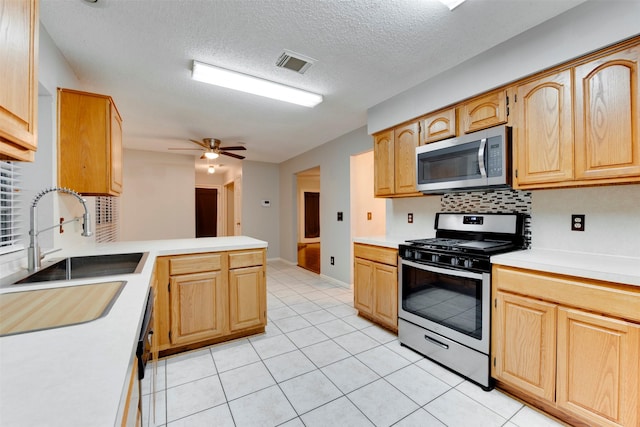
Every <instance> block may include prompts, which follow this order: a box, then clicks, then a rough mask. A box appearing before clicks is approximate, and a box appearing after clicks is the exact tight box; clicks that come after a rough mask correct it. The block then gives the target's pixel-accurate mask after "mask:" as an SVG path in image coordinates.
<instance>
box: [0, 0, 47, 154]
mask: <svg viewBox="0 0 640 427" xmlns="http://www.w3.org/2000/svg"><path fill="white" fill-rule="evenodd" d="M0 11H1V12H0V33H2V37H1V41H0V57H1V58H2V60H1V61H0V76H2V84H1V85H0V158H2V159H4V160H11V159H13V160H27V161H33V160H34V152H35V150H36V148H37V117H38V114H37V105H38V76H37V73H38V28H39V19H38V2H37V0H23V1H14V0H0Z"/></svg>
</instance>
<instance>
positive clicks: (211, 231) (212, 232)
mask: <svg viewBox="0 0 640 427" xmlns="http://www.w3.org/2000/svg"><path fill="white" fill-rule="evenodd" d="M217 223H218V189H216V188H196V237H216V236H217V235H218V227H217Z"/></svg>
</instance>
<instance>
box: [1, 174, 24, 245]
mask: <svg viewBox="0 0 640 427" xmlns="http://www.w3.org/2000/svg"><path fill="white" fill-rule="evenodd" d="M20 189H21V175H20V165H19V164H18V163H14V162H7V161H0V254H5V253H9V252H13V251H17V250H20V249H23V248H24V243H23V242H22V241H21V235H22V228H23V222H22V219H21V217H20V201H21V199H20Z"/></svg>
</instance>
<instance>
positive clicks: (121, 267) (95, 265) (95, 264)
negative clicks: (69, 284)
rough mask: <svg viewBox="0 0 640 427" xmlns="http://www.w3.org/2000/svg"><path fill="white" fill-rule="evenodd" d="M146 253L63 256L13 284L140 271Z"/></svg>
mask: <svg viewBox="0 0 640 427" xmlns="http://www.w3.org/2000/svg"><path fill="white" fill-rule="evenodd" d="M147 255H148V253H147V252H134V253H125V254H109V255H91V256H77V257H69V258H64V259H61V260H60V261H57V262H55V263H54V264H52V265H50V266H48V267H46V268H43V269H42V270H39V271H37V272H35V273H33V274H31V275H29V276H27V277H25V278H24V279H21V280H18V281H16V282H14V284H15V285H19V284H25V283H36V282H50V281H54V280H72V279H83V278H90V277H102V276H113V275H116V274H131V273H140V272H141V271H142V269H143V267H144V261H145V260H146V259H147Z"/></svg>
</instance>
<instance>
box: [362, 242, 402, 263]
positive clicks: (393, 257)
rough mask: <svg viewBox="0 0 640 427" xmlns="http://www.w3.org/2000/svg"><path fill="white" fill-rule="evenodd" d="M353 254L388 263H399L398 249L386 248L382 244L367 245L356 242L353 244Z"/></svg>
mask: <svg viewBox="0 0 640 427" xmlns="http://www.w3.org/2000/svg"><path fill="white" fill-rule="evenodd" d="M353 256H354V257H356V258H363V259H367V260H370V261H375V262H379V263H382V264H387V265H393V266H397V265H398V250H397V249H391V248H385V247H382V246H373V245H366V244H361V243H355V244H354V245H353Z"/></svg>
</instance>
